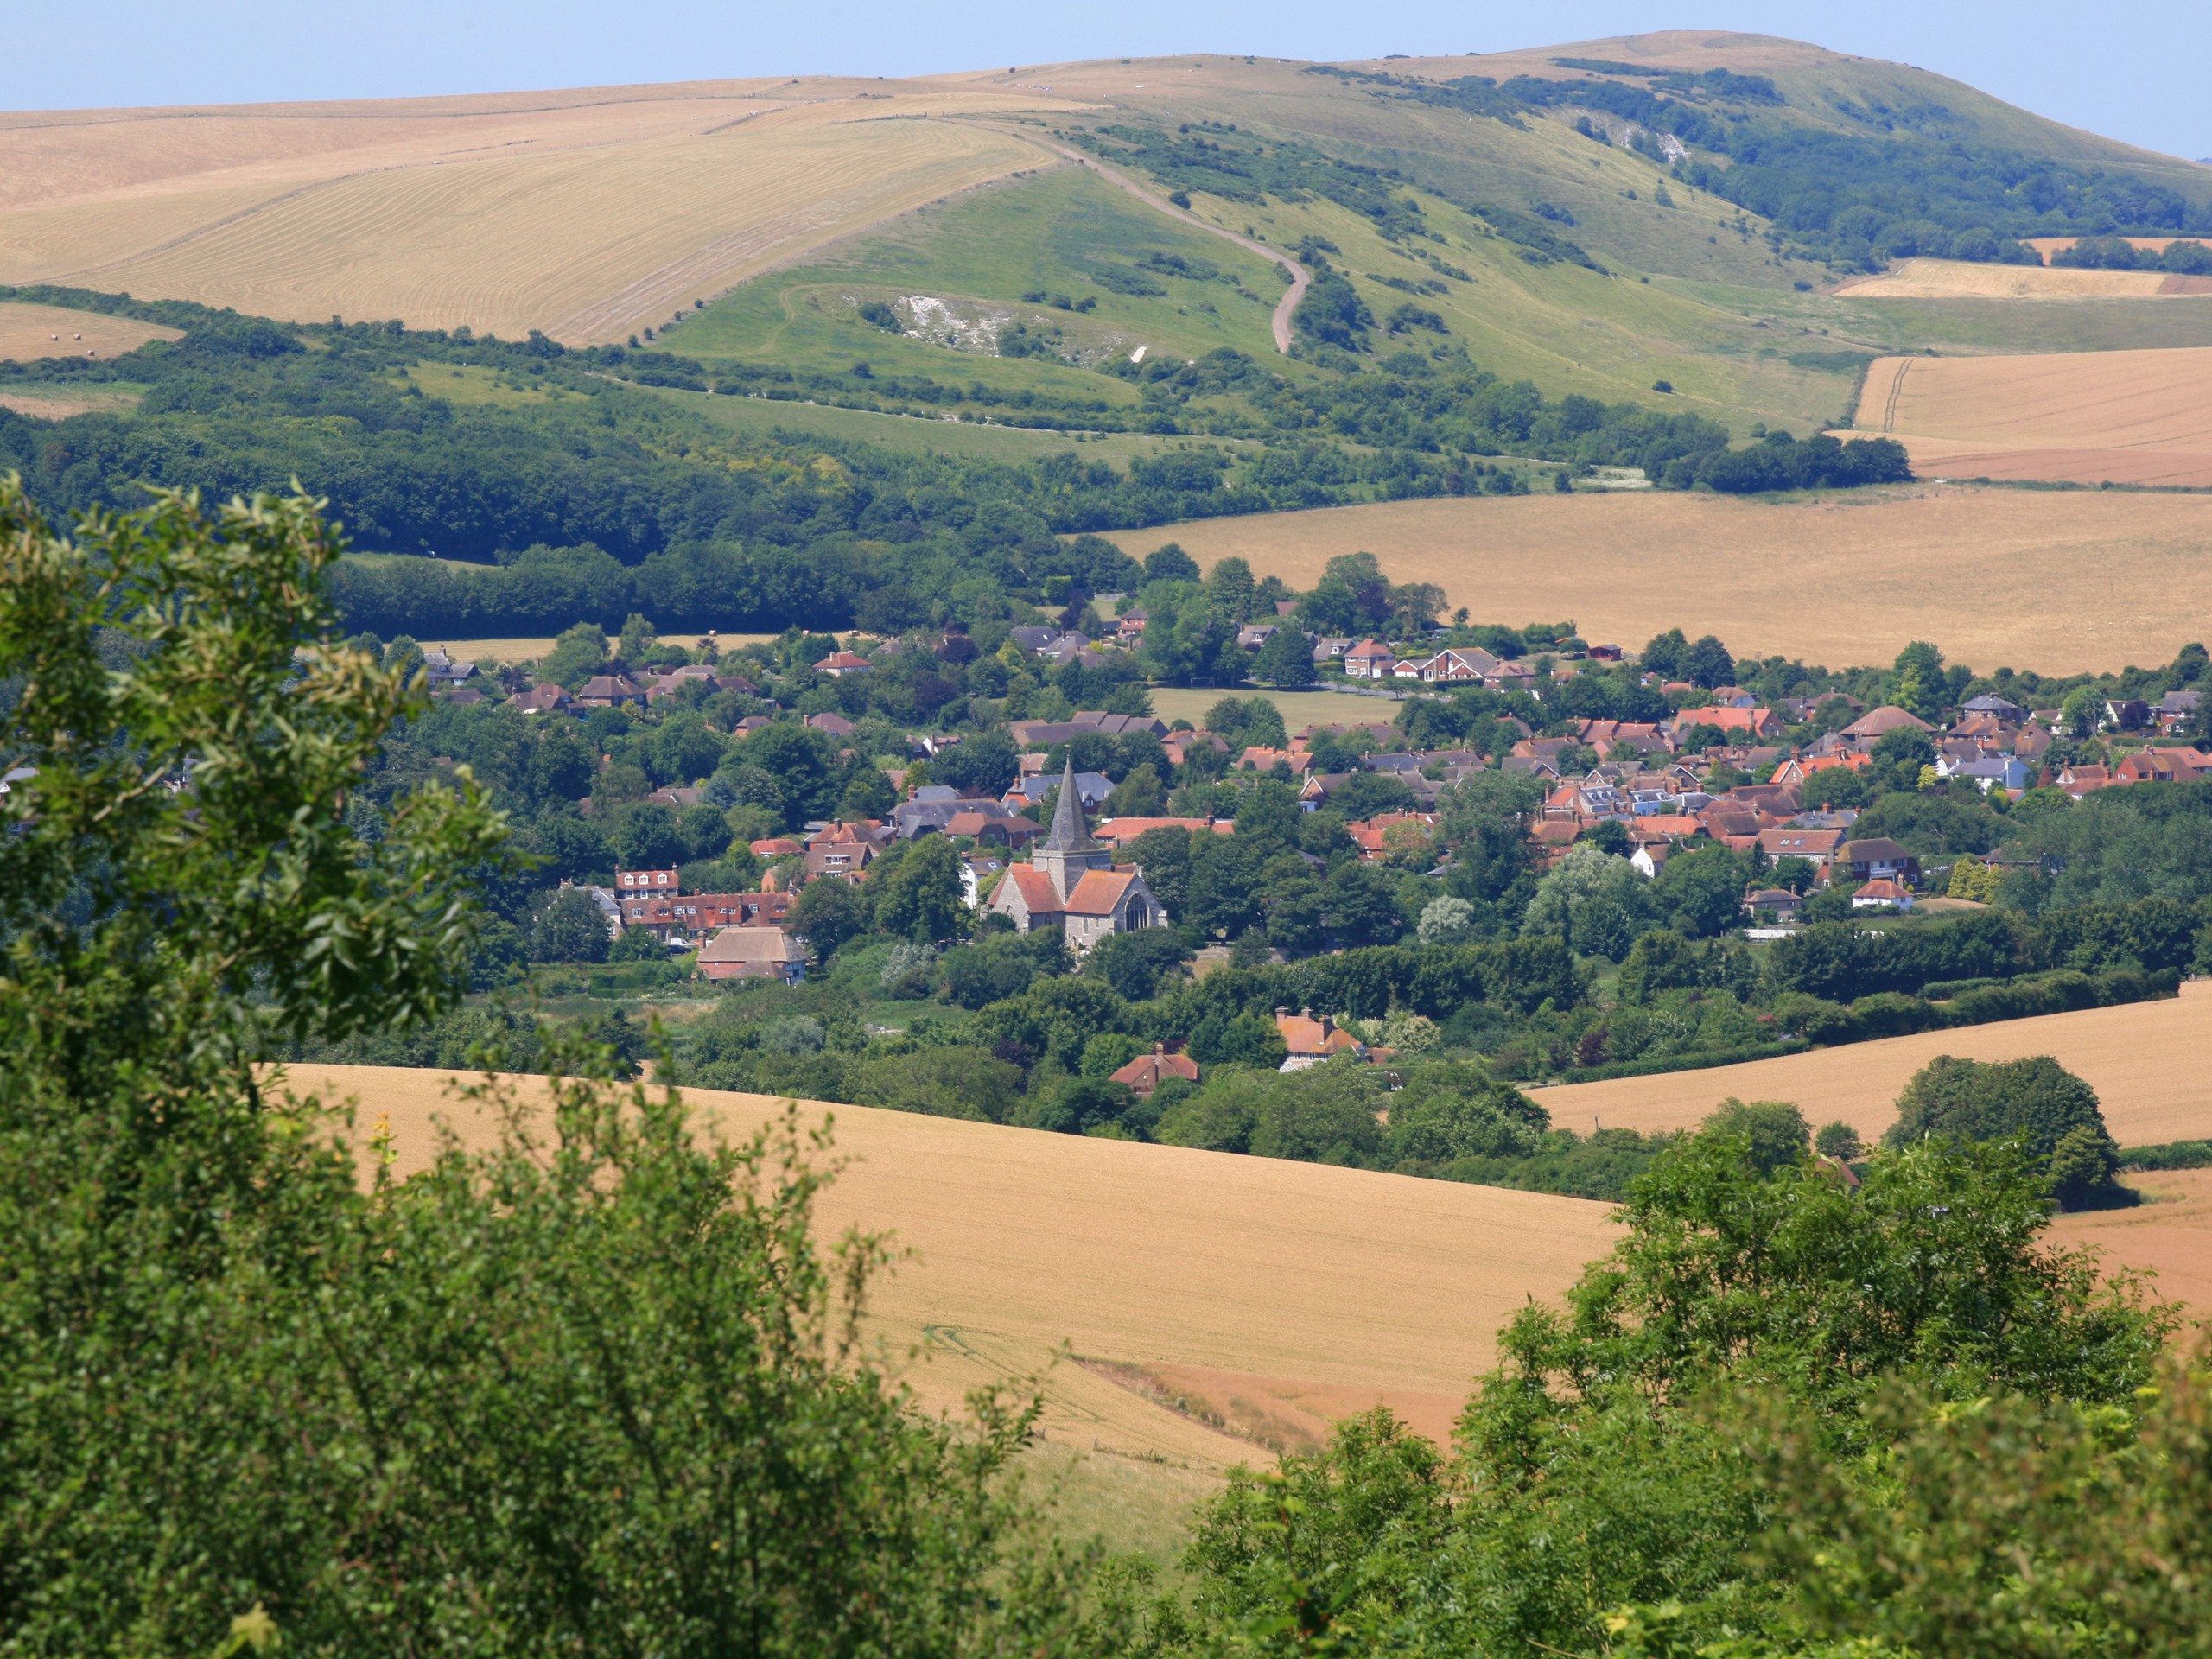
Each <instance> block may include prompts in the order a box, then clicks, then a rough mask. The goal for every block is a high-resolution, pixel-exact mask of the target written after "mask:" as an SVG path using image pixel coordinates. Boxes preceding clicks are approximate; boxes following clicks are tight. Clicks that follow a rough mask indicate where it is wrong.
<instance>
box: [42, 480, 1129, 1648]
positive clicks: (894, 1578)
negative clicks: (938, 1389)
mask: <svg viewBox="0 0 2212 1659" xmlns="http://www.w3.org/2000/svg"><path fill="white" fill-rule="evenodd" d="M334 551H335V549H334V546H333V544H332V543H331V542H330V541H329V540H328V539H327V537H326V536H325V534H324V532H323V531H322V528H321V524H319V522H318V520H317V518H316V516H315V511H314V507H313V504H311V503H308V502H306V501H304V500H292V501H285V502H272V501H260V502H256V503H254V504H252V505H232V507H229V508H226V509H224V510H221V511H219V512H213V513H209V512H204V511H202V510H201V509H200V507H199V505H197V504H196V502H194V501H192V500H190V499H182V498H174V497H173V498H166V499H162V501H160V502H159V503H158V504H157V505H156V506H155V507H153V508H151V509H149V511H147V512H143V513H141V514H137V515H133V516H130V517H126V518H104V519H96V520H93V521H91V522H88V523H87V524H86V525H85V526H84V527H83V529H82V531H80V533H79V536H78V537H77V538H76V540H75V541H74V542H68V541H64V540H62V539H61V538H59V537H54V536H53V535H52V534H50V533H49V532H48V531H47V530H46V529H45V528H44V526H42V525H41V524H39V523H38V522H37V521H36V520H35V518H34V517H33V516H32V515H31V514H29V512H28V511H27V510H26V509H25V507H24V505H23V504H22V497H21V494H20V493H19V492H18V491H17V490H16V487H15V486H14V485H13V483H12V481H10V482H8V483H5V484H4V485H0V684H4V686H5V687H6V688H7V695H8V696H10V698H11V699H12V702H13V707H12V709H11V710H10V735H11V740H12V744H11V751H10V762H11V764H13V765H15V766H25V767H29V768H35V776H34V777H29V778H21V777H19V778H18V779H17V780H16V784H15V785H14V786H13V787H12V788H11V790H10V793H9V794H8V795H7V796H6V797H5V798H4V804H0V814H4V821H0V932H3V933H4V958H0V1043H4V1045H5V1046H6V1050H7V1052H8V1054H9V1058H10V1064H9V1065H8V1066H7V1067H5V1068H4V1069H0V1237H4V1238H5V1239H6V1241H7V1245H6V1248H5V1249H4V1251H0V1652H5V1653H8V1654H26V1655H29V1654H57V1655H60V1654H67V1655H80V1654H92V1653H117V1654H124V1653H129V1654H139V1653H146V1654H153V1653H162V1654H168V1653H177V1654H192V1653H208V1652H213V1651H215V1650H216V1649H218V1647H219V1645H221V1644H223V1643H225V1641H226V1635H228V1634H229V1633H231V1632H232V1631H233V1628H234V1624H233V1622H234V1621H238V1620H241V1619H243V1620H244V1621H245V1622H244V1623H243V1624H238V1625H237V1627H236V1629H237V1637H238V1640H245V1639H247V1638H249V1637H251V1639H253V1640H255V1641H257V1642H266V1641H267V1640H269V1639H270V1636H271V1633H272V1632H273V1633H274V1636H275V1637H276V1638H277V1639H278V1640H279V1641H281V1643H282V1644H283V1649H284V1650H286V1651H298V1652H305V1653H330V1654H357V1653H360V1654H366V1653H375V1654H384V1653H406V1652H423V1653H429V1652H435V1653H440V1654H470V1655H476V1654H481V1655H503V1654H533V1655H536V1654H544V1653H550V1652H556V1651H557V1652H574V1653H579V1654H594V1655H596V1654H644V1653H653V1654H671V1655H680V1654H709V1653H711V1654H726V1653H747V1654H789V1655H794V1656H798V1655H807V1656H812V1655H818V1654H854V1655H861V1654H865V1655H885V1656H889V1655H910V1654H922V1655H927V1654H942V1655H953V1654H962V1655H965V1654H974V1653H985V1652H990V1651H995V1650H997V1649H1001V1648H1005V1649H1011V1650H1019V1651H1025V1652H1029V1651H1046V1650H1050V1651H1063V1652H1064V1651H1081V1650H1084V1648H1085V1647H1086V1645H1087V1644H1089V1643H1090V1641H1091V1637H1090V1636H1088V1635H1086V1634H1085V1633H1084V1630H1083V1628H1082V1627H1081V1626H1080V1625H1079V1624H1078V1623H1077V1620H1076V1618H1075V1616H1074V1614H1073V1612H1072V1611H1071V1609H1072V1597H1071V1567H1069V1566H1068V1564H1066V1563H1065V1562H1064V1561H1063V1560H1061V1559H1060V1558H1059V1556H1058V1554H1057V1553H1056V1552H1054V1551H1053V1550H1052V1549H1050V1548H1039V1547H1038V1546H1037V1544H1036V1542H1035V1541H1034V1539H1033V1537H1031V1536H1030V1535H1029V1534H1028V1532H1027V1529H1026V1526H1025V1511H1024V1510H1023V1509H1022V1507H1021V1504H1020V1500H1019V1495H1018V1493H1017V1492H1016V1491H1015V1490H1014V1488H1013V1487H1012V1486H1011V1485H1010V1484H1008V1482H1007V1479H1006V1471H1007V1461H1008V1459H1010V1458H1011V1457H1012V1456H1013V1454H1014V1452H1016V1451H1017V1450H1018V1449H1019V1448H1020V1446H1021V1445H1023V1444H1024V1442H1025V1440H1026V1439H1027V1433H1028V1429H1029V1426H1030V1421H1031V1419H1030V1417H1029V1415H1028V1414H1027V1413H1026V1412H1024V1411H1022V1410H1020V1409H1016V1408H1008V1407H1006V1406H1004V1405H1002V1404H1001V1403H999V1402H996V1401H993V1400H983V1401H979V1402H977V1409H976V1414H975V1415H974V1417H973V1419H972V1421H969V1422H966V1423H964V1424H959V1425H954V1424H948V1423H944V1422H941V1421H930V1420H925V1418H923V1417H922V1416H920V1415H919V1414H918V1413H916V1412H915V1411H914V1410H913V1409H912V1407H911V1406H910V1404H909V1402H907V1401H906V1399H905V1397H904V1396H903V1395H901V1394H900V1392H899V1390H898V1389H896V1388H895V1387H894V1386H893V1385H892V1384H891V1383H888V1382H887V1380H886V1378H885V1376H883V1375H882V1373H881V1372H880V1370H878V1369H876V1368H875V1367H874V1365H873V1364H871V1363H868V1357H867V1355H866V1354H865V1353H864V1352H863V1351H861V1350H860V1349H859V1347H858V1346H857V1345H856V1344H855V1340H854V1323H853V1322H854V1319H855V1317H856V1315H857V1313H858V1310H859V1307H860V1305H861V1297H862V1295H863V1294H864V1292H865V1289H866V1287H867V1283H868V1278H869V1275H870V1274H871V1273H872V1272H873V1270H874V1268H875V1267H876V1266H877V1265H878V1264H879V1263H880V1261H881V1259H882V1253H881V1251H880V1249H879V1248H878V1246H877V1245H876V1244H875V1243H874V1242H872V1241H870V1240H868V1239H866V1238H861V1237H853V1238H849V1239H847V1240H846V1241H845V1242H844V1243H842V1244H840V1245H838V1246H836V1248H834V1249H825V1248H824V1247H823V1245H822V1244H821V1243H819V1242H818V1241H817V1239H816V1238H815V1236H814V1234H813V1230H812V1226H811V1224H812V1201H813V1198H814V1196H815V1194H816V1192H817V1190H818V1188H819V1186H820V1184H821V1179H822V1178H821V1177H820V1176H818V1175H817V1174H816V1173H812V1172H811V1171H810V1168H809V1167H808V1164H807V1157H808V1155H809V1154H810V1151H811V1150H813V1149H814V1148H811V1147H809V1146H807V1145H806V1144H805V1143H804V1142H803V1141H802V1139H801V1137H800V1135H799V1134H798V1129H797V1128H796V1126H795V1125H794V1124H793V1123H791V1122H786V1123H785V1125H784V1127H783V1128H780V1129H779V1130H778V1131H776V1132H775V1133H773V1134H772V1135H764V1136H762V1137H760V1138H758V1139H756V1140H754V1141H752V1142H750V1143H748V1144H747V1145H744V1146H740V1147H722V1146H718V1145H715V1144H712V1143H710V1142H709V1141H705V1140H703V1139H702V1137H701V1136H699V1135H697V1134H696V1133H695V1132H694V1130H693V1128H692V1127H691V1126H690V1125H689V1124H687V1122H685V1120H684V1117H683V1112H682V1110H681V1109H680V1107H679V1106H678V1104H677V1103H676V1101H675V1100H674V1098H673V1097H672V1096H670V1097H662V1098H657V1097H655V1096H652V1095H651V1094H649V1093H647V1092H645V1090H642V1089H636V1088H633V1089H631V1090H616V1089H614V1088H613V1087H612V1086H611V1085H610V1084H607V1083H604V1082H594V1081H592V1080H591V1074H592V1073H594V1072H596V1073H597V1074H598V1075H599V1076H600V1077H602V1078H604V1077H607V1076H609V1075H610V1074H611V1073H612V1071H613V1069H614V1067H615V1065H617V1062H618V1057H617V1056H616V1055H615V1054H614V1053H613V1052H612V1051H610V1050H607V1049H606V1048H604V1047H601V1048H592V1047H589V1046H582V1047H577V1048H575V1049H573V1050H572V1051H571V1052H569V1053H568V1054H566V1055H565V1056H563V1055H558V1054H549V1055H548V1056H547V1057H546V1058H547V1062H548V1066H549V1069H550V1070H554V1071H565V1072H567V1073H569V1075H571V1076H576V1077H581V1079H582V1080H579V1081H575V1082H571V1083H567V1084H560V1085H558V1086H557V1087H556V1088H554V1090H552V1103H551V1105H550V1108H549V1109H546V1110H544V1111H543V1112H542V1113H539V1114H538V1115H537V1116H530V1115H527V1114H525V1113H524V1112H522V1111H521V1110H520V1109H518V1107H517V1106H516V1104H515V1103H514V1102H513V1100H512V1099H511V1098H507V1097H505V1096H499V1095H497V1094H489V1095H486V1096H484V1097H483V1098H482V1099H481V1100H480V1102H479V1105H480V1107H481V1108H482V1109H486V1110H487V1111H489V1112H491V1113H492V1114H493V1125H494V1127H495V1131H496V1132H495V1133H494V1134H493V1135H490V1136H489V1137H488V1140H489V1144H488V1145H481V1146H480V1147H477V1148H475V1149H467V1148H464V1147H462V1146H461V1145H460V1144H459V1143H458V1142H457V1141H449V1142H448V1143H447V1144H445V1145H444V1146H443V1147H442V1148H440V1149H439V1150H438V1152H437V1154H436V1156H435V1160H433V1161H432V1162H431V1164H430V1165H429V1167H428V1168H427V1169H425V1170H423V1172H422V1173H417V1174H415V1175H413V1176H412V1177H410V1178H409V1179H395V1175H394V1171H393V1169H392V1166H391V1159H390V1149H389V1147H388V1143H387V1142H386V1141H385V1138H384V1137H383V1136H381V1135H372V1137H370V1139H369V1143H368V1146H367V1147H366V1148H365V1149H364V1148H362V1147H360V1146H359V1140H358V1137H353V1136H351V1135H348V1134H347V1133H346V1130H347V1124H346V1119H345V1117H344V1116H342V1115H340V1114H334V1113H332V1112H330V1111H329V1110H327V1109H325V1108H323V1107H322V1106H321V1105H319V1104H318V1103H314V1102H303V1101H300V1100H296V1099H294V1098H292V1097H291V1096H289V1095H288V1094H286V1093H284V1092H283V1090H281V1089H280V1088H273V1087H271V1086H270V1084H269V1083H268V1081H267V1079H266V1077H265V1076H264V1075H263V1074H261V1073H260V1072H258V1071H257V1067H256V1062H257V1060H258V1059H259V1058H261V1057H262V1056H263V1055H264V1053H266V1052H269V1051H270V1049H271V1048H272V1047H273V1046H276V1045H277V1044H278V1043H280V1042H292V1041H306V1040H315V1041H322V1042H342V1041H344V1040H346V1039H349V1038H350V1037H352V1036H353V1035H354V1034H356V1033H361V1032H365V1031H371V1030H375V1029H378V1028H380V1027H385V1026H386V1025H390V1024H392V1023H396V1022H400V1021H404V1020H407V1019H409V1018H410V1017H415V1016H429V1015H431V1014H435V1013H436V1011H437V1010H438V1009H439V1008H441V1007H444V1006H446V1005H448V1003H449V1001H450V1000H451V998H452V996H453V995H454V991H455V989H456V988H457V987H456V982H455V976H456V971H457V968H458V964H459V963H461V962H462V961H463V960H464V959H465V958H464V955H463V950H462V947H464V946H465V944H466V943H467V934H468V930H469V928H470V925H471V917H470V912H469V909H468V906H467V901H466V886H465V882H466V878H467V874H469V873H470V872H472V871H475V870H480V869H482V868H487V867H491V866H494V865H496V864H497V862H498V861H499V859H500V858H501V856H502V854H501V851H500V842H501V836H502V829H501V825H500V823H499V820H498V818H497V817H496V815H494V814H493V813H492V812H491V811H489V810H487V808H486V805H485V804H484V802H483V799H482V798H481V797H480V794H479V793H478V792H477V791H476V790H475V788H474V785H473V783H472V782H471V781H470V779H468V777H467V773H466V772H461V774H460V775H459V776H458V777H457V779H454V782H453V783H452V785H450V786H442V787H439V788H437V789H435V790H433V791H429V792H426V793H423V794H422V795H419V796H417V797H416V798H413V799H411V800H410V801H409V802H407V803H406V804H405V805H404V809H403V810H400V811H398V812H397V814H396V815H394V816H392V817H391V818H390V820H389V821H388V823H387V824H386V826H385V833H384V834H383V836H382V838H381V839H380V840H379V841H378V842H375V843H373V844H367V843H364V842H359V841H358V840H356V839H355V838H354V836H353V835H352V834H351V833H350V832H349V831H348V829H346V819H345V810H344V809H345V801H346V792H347V791H348V789H349V787H350V786H351V785H353V782H354V780H355V779H356V778H357V777H358V775H359V772H360V770H361V768H362V766H363V765H364V763H365V760H366V759H367V758H368V756H369V755H370V754H371V753H373V751H374V750H375V748H376V746H377V745H378V742H379V741H381V739H382V735H383V733H384V731H385V728H386V727H387V725H388V724H389V723H390V722H391V720H392V719H393V718H394V717H395V716H396V715H397V714H399V713H400V712H401V711H402V710H403V709H404V708H406V707H407V706H408V704H409V702H410V697H411V696H412V695H413V694H412V693H411V692H410V689H409V688H408V687H407V686H405V685H404V684H402V683H400V682H399V681H398V680H397V678H396V677H393V676H391V675H389V674H387V673H385V671H382V670H380V669H378V668H376V667H375V666H373V665H372V664H371V663H370V661H369V659H367V658H365V657H363V656H361V655H360V654H359V653H357V652H348V651H346V650H343V649H334V648H331V647H328V646H326V645H321V644H320V643H317V642H318V641H319V640H321V639H323V638H326V637H327V634H328V633H329V632H330V629H331V624H332V620H333V619H332V617H331V614H330V612H329V610H328V608H327V605H326V604H325V603H324V602H323V601H322V600H321V597H320V588H319V582H320V577H321V572H322V570H323V569H324V568H325V566H326V565H327V563H328V561H329V559H330V558H331V557H332V556H333V555H334ZM484 1138H485V1137H480V1140H482V1139H484ZM235 1645H236V1643H235V1642H233V1643H232V1646H233V1647H235Z"/></svg>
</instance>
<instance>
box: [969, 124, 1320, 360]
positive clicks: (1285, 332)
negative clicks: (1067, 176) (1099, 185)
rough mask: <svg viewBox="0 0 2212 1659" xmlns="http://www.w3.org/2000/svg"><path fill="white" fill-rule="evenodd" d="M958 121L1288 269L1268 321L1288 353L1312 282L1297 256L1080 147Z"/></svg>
mask: <svg viewBox="0 0 2212 1659" xmlns="http://www.w3.org/2000/svg"><path fill="white" fill-rule="evenodd" d="M962 124H963V126H982V125H986V124H987V123H983V122H975V121H969V122H963V123H962ZM990 125H991V126H992V130H994V131H997V132H1006V131H1014V132H1019V133H1020V136H1021V137H1025V138H1027V139H1028V140H1029V142H1030V143H1033V144H1041V145H1043V146H1044V147H1045V148H1046V149H1050V150H1054V151H1057V152H1058V154H1060V155H1062V156H1066V157H1067V159H1068V160H1070V161H1071V162H1074V163H1075V164H1076V165H1077V167H1083V168H1090V171H1092V172H1093V173H1096V175H1098V176H1099V177H1100V178H1102V179H1103V180H1105V181H1107V182H1108V183H1109V184H1111V185H1113V186H1115V187H1116V188H1119V189H1122V190H1126V191H1128V193H1129V194H1131V195H1133V196H1135V198H1136V199H1137V200H1139V201H1141V202H1142V203H1144V205H1145V206H1146V207H1150V208H1153V209H1154V210H1155V211H1156V212H1159V213H1165V214H1166V215H1167V216H1168V217H1169V218H1170V219H1181V220H1182V221H1183V222H1184V223H1185V225H1194V226H1197V227H1198V229H1199V230H1202V231H1204V232H1205V233H1206V234H1207V235H1209V236H1217V237H1220V238H1222V239H1223V240H1224V241H1227V242H1234V243H1235V244H1236V245H1237V246H1238V247H1240V248H1243V250H1245V251H1247V252H1248V253H1256V254H1258V255H1259V256H1260V257H1262V259H1265V260H1268V261H1269V262H1270V263H1272V264H1278V265H1281V267H1282V268H1283V269H1284V270H1287V271H1288V272H1289V273H1290V287H1289V289H1288V290H1287V292H1286V293H1285V294H1284V295H1283V296H1282V300H1281V302H1280V303H1279V304H1277V305H1276V307H1275V309H1274V316H1273V317H1271V318H1270V319H1269V320H1268V321H1269V323H1270V325H1271V326H1272V327H1273V328H1274V336H1275V350H1277V351H1278V352H1281V353H1282V354H1283V355H1284V356H1285V357H1288V356H1289V355H1290V344H1291V332H1290V317H1291V313H1293V312H1294V311H1295V310H1297V309H1298V302H1300V300H1302V299H1304V298H1305V297H1306V289H1309V288H1311V287H1312V286H1313V273H1311V272H1310V271H1308V270H1306V267H1305V266H1304V265H1302V264H1299V262H1298V261H1297V260H1295V259H1294V258H1292V257H1290V256H1289V255H1288V254H1287V253H1285V252H1284V251H1282V250H1281V248H1271V247H1269V246H1268V245H1267V244H1266V243H1264V242H1262V241H1259V240H1257V239H1255V238H1252V237H1249V236H1239V235H1238V234H1237V233H1236V232H1235V231H1227V230H1224V229H1223V228H1222V227H1221V226H1218V225H1216V224H1214V223H1212V222H1211V220H1208V219H1200V218H1199V217H1198V215H1197V214H1196V213H1191V212H1189V211H1188V210H1186V209H1185V208H1181V207H1177V206H1176V205H1175V204H1174V203H1173V202H1172V201H1170V200H1167V198H1166V197H1165V196H1163V195H1161V194H1160V193H1159V192H1158V191H1156V190H1148V189H1147V188H1145V187H1144V186H1143V185H1141V184H1139V183H1138V182H1137V181H1135V179H1133V178H1131V177H1129V175H1128V174H1126V173H1123V172H1122V170H1121V169H1120V168H1115V167H1109V166H1108V165H1107V164H1106V163H1105V162H1102V161H1100V160H1098V159H1097V158H1096V156H1089V155H1086V154H1084V152H1083V151H1082V150H1079V149H1072V148H1071V147H1070V146H1068V145H1066V144H1063V143H1058V142H1057V141H1055V140H1053V139H1051V138H1046V137H1041V136H1039V134H1037V133H1033V132H1030V131H1027V130H1023V129H1020V128H1005V127H999V126H997V125H995V124H990Z"/></svg>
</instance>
